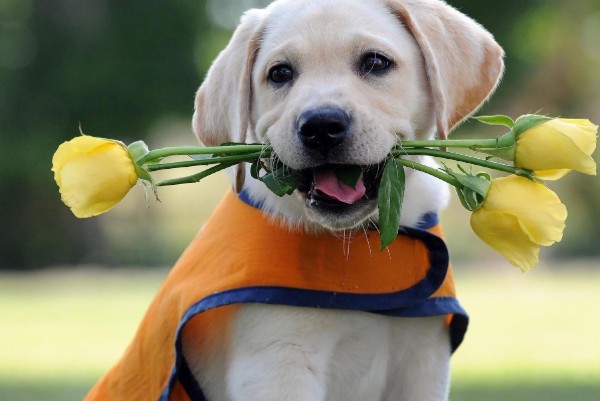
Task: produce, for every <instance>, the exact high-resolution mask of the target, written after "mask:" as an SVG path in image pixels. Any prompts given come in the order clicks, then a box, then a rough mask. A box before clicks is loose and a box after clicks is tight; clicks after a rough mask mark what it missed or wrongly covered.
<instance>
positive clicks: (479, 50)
mask: <svg viewBox="0 0 600 401" xmlns="http://www.w3.org/2000/svg"><path fill="white" fill-rule="evenodd" d="M387 3H388V5H389V6H390V7H391V9H392V11H393V12H394V13H395V14H396V15H397V16H398V18H399V19H400V20H401V22H402V23H403V24H404V25H405V26H406V28H407V29H408V30H409V31H410V32H411V33H412V35H413V36H414V38H415V40H416V41H417V44H418V45H419V47H420V48H421V52H422V53H423V58H424V60H425V66H426V70H427V71H426V72H427V77H428V79H429V85H430V88H431V94H432V97H433V102H434V108H435V114H436V125H437V130H438V137H439V138H440V139H445V138H446V137H447V135H448V133H449V132H450V131H452V129H453V128H454V127H456V126H457V125H458V124H459V123H461V122H462V121H463V120H465V119H466V118H467V117H469V116H470V115H471V114H473V113H474V112H475V111H477V109H478V108H479V107H480V106H481V105H482V104H483V103H484V102H485V100H486V99H487V98H488V97H489V96H490V95H491V94H492V93H493V92H494V90H495V89H496V86H497V85H498V82H499V81H500V78H501V76H502V73H503V72H504V62H503V60H502V59H503V56H504V51H503V50H502V48H501V47H500V45H498V43H496V41H495V40H494V37H493V36H492V35H491V34H490V33H489V32H488V31H486V30H485V29H484V28H483V27H482V26H481V25H479V24H478V23H477V22H475V21H473V20H472V19H471V18H469V17H467V16H466V15H464V14H462V13H461V12H459V11H457V10H456V9H454V8H452V7H451V6H449V5H448V4H446V3H444V2H443V1H440V0H388V1H387Z"/></svg>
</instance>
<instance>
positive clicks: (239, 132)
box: [192, 10, 265, 192]
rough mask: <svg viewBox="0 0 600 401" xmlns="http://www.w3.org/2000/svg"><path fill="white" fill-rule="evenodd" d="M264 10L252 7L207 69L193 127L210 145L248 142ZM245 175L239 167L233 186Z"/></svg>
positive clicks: (195, 105) (201, 139) (237, 186)
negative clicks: (254, 68) (253, 85)
mask: <svg viewBox="0 0 600 401" xmlns="http://www.w3.org/2000/svg"><path fill="white" fill-rule="evenodd" d="M264 15H265V10H249V11H248V12H246V13H245V14H244V16H243V17H242V20H241V23H240V25H239V26H238V27H237V29H236V30H235V32H234V34H233V36H232V38H231V40H230V42H229V44H228V45H227V47H226V48H225V49H224V50H223V51H222V52H221V53H220V54H219V56H218V57H217V58H216V60H215V61H214V62H213V64H212V65H211V67H210V69H209V70H208V74H207V75H206V78H205V79H204V82H203V83H202V85H201V86H200V89H198V92H197V93H196V100H195V104H194V117H193V120H192V126H193V129H194V132H195V133H196V135H197V137H198V139H200V141H201V142H202V143H203V144H205V145H207V146H217V145H220V144H222V143H224V142H245V140H246V131H247V130H248V126H249V123H250V105H251V97H252V83H251V82H252V81H251V74H252V67H253V65H254V60H255V59H256V54H257V53H258V49H259V43H260V40H261V36H262V33H263V28H262V25H263V21H264ZM244 178H245V170H244V167H243V165H237V166H236V174H235V179H234V188H235V190H236V192H239V191H240V190H241V188H242V185H243V182H244Z"/></svg>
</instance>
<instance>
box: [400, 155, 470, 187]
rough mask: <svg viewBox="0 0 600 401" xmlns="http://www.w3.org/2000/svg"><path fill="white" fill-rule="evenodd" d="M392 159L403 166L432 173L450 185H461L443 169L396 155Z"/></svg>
mask: <svg viewBox="0 0 600 401" xmlns="http://www.w3.org/2000/svg"><path fill="white" fill-rule="evenodd" d="M394 159H395V160H396V163H398V164H401V165H403V166H405V167H408V168H411V169H413V170H417V171H421V172H423V173H426V174H429V175H432V176H434V177H435V178H437V179H440V180H442V181H445V182H447V183H448V184H450V185H452V186H455V187H462V184H461V183H460V182H459V181H458V180H457V179H456V178H454V177H452V176H451V175H450V174H448V173H444V172H443V171H441V170H439V169H436V168H433V167H429V166H426V165H424V164H421V163H417V162H414V161H412V160H407V159H402V158H398V157H396V158H394Z"/></svg>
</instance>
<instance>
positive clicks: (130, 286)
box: [0, 263, 600, 401]
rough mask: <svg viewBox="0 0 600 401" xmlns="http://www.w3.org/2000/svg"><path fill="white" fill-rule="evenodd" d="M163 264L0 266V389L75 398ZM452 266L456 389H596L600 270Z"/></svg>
mask: <svg viewBox="0 0 600 401" xmlns="http://www.w3.org/2000/svg"><path fill="white" fill-rule="evenodd" d="M597 265H598V264H597V263H592V264H591V266H592V267H594V266H597ZM165 274H166V271H165V270H144V269H118V270H106V269H94V268H80V269H78V270H66V269H65V270H51V271H45V272H38V273H18V274H17V273H1V274H0V344H2V345H1V346H0V400H3V401H34V400H35V401H38V400H42V399H44V400H62V401H71V400H80V399H82V398H83V396H84V395H85V393H86V392H87V390H88V389H89V387H90V386H91V385H93V383H94V382H95V381H96V380H97V379H98V378H99V376H100V375H102V373H103V372H104V371H105V370H106V369H108V367H109V366H110V365H111V364H112V363H113V362H114V361H115V360H116V359H117V358H118V356H119V355H120V354H121V352H122V351H123V349H124V348H125V347H126V345H127V343H128V341H129V339H130V338H131V337H132V335H133V333H134V331H135V329H136V326H137V324H138V322H139V320H140V319H141V317H142V315H143V313H144V310H145V308H146V306H147V304H148V303H149V301H150V299H151V297H152V295H153V293H154V292H155V290H156V289H157V288H158V286H159V285H160V282H161V281H162V279H163V277H164V276H165ZM456 275H457V282H458V286H459V291H460V295H461V296H460V298H461V301H462V302H463V304H464V306H465V307H466V308H467V309H468V311H469V312H470V315H471V320H472V321H471V327H470V330H469V332H468V333H467V338H466V340H465V343H464V344H463V345H462V346H461V348H459V350H458V351H457V353H456V354H455V356H454V357H453V365H454V366H453V388H452V396H451V399H452V400H464V401H469V400H486V401H494V400H511V401H531V400H534V401H535V400H540V401H541V400H544V401H554V400H557V401H558V400H574V401H598V400H600V345H599V343H598V339H600V319H598V317H599V313H598V311H597V306H598V305H600V291H599V290H598V289H599V288H600V286H599V284H600V271H595V270H593V269H591V268H589V267H588V268H587V269H583V268H578V267H577V266H568V268H567V267H564V268H562V269H560V270H556V269H552V270H549V269H544V268H538V269H537V270H535V271H532V272H530V273H528V274H526V275H524V274H521V273H519V272H517V271H516V270H509V269H506V268H500V267H497V268H495V269H489V268H483V269H479V270H474V269H461V270H459V271H457V272H456Z"/></svg>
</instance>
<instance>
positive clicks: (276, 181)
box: [259, 167, 304, 196]
mask: <svg viewBox="0 0 600 401" xmlns="http://www.w3.org/2000/svg"><path fill="white" fill-rule="evenodd" d="M303 179H304V176H303V175H302V173H300V172H299V171H296V170H292V169H290V168H287V167H283V168H278V169H275V170H273V171H272V172H270V173H267V174H265V175H264V176H262V177H260V178H259V180H261V181H262V182H264V183H265V185H266V186H267V188H269V189H270V190H271V192H273V193H274V194H275V195H277V196H284V195H291V194H292V192H294V190H295V189H296V188H298V185H300V183H301V182H302V180H303Z"/></svg>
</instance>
